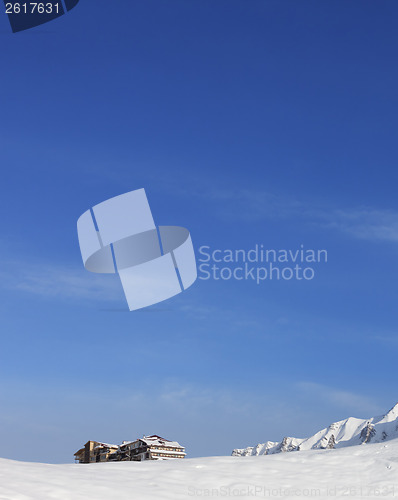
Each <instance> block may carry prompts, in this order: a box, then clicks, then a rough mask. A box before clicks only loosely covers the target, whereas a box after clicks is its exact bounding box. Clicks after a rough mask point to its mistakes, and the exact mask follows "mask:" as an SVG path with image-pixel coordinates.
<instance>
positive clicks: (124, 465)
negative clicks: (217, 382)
mask: <svg viewBox="0 0 398 500" xmlns="http://www.w3.org/2000/svg"><path fill="white" fill-rule="evenodd" d="M397 495H398V440H392V441H388V442H387V443H380V444H368V445H365V446H353V447H344V448H341V449H334V450H315V451H313V450H312V451H303V452H301V453H283V454H274V455H265V456H264V455H263V456H252V457H208V458H195V459H184V460H169V461H161V462H157V461H146V462H115V463H96V464H70V465H49V464H38V463H24V462H15V461H11V460H5V459H0V500H109V499H110V500H113V499H117V500H127V499H128V500H135V499H137V500H152V499H157V500H159V499H164V500H179V499H189V498H206V497H207V498H240V499H241V498H297V497H311V498H329V499H330V497H338V498H340V497H343V496H346V497H349V498H351V499H352V498H358V499H363V498H379V499H380V498H392V497H394V496H397Z"/></svg>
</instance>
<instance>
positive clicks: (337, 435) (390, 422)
mask: <svg viewBox="0 0 398 500" xmlns="http://www.w3.org/2000/svg"><path fill="white" fill-rule="evenodd" d="M396 438H398V403H397V404H396V405H395V406H394V407H393V408H391V410H390V411H389V412H387V413H386V414H385V415H383V416H381V417H372V418H368V419H360V418H354V417H349V418H346V419H345V420H340V421H339V422H334V423H333V424H331V425H329V427H327V428H326V429H322V430H321V431H319V432H317V433H316V434H314V435H313V436H311V437H309V438H293V437H285V438H283V440H282V441H281V442H273V441H267V442H265V443H260V444H258V445H256V446H249V447H247V448H242V449H239V448H237V449H235V450H233V452H232V456H241V457H247V456H253V455H272V454H275V453H282V452H291V451H307V450H318V449H328V448H342V447H347V446H355V445H361V444H369V443H383V442H386V441H389V440H391V439H396Z"/></svg>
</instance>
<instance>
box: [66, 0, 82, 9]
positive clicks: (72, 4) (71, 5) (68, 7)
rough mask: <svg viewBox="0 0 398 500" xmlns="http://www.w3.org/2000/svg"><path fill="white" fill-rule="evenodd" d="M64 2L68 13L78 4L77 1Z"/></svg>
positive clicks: (67, 0)
mask: <svg viewBox="0 0 398 500" xmlns="http://www.w3.org/2000/svg"><path fill="white" fill-rule="evenodd" d="M64 2H65V7H66V10H67V11H69V10H71V9H73V7H76V5H77V4H78V3H79V0H64Z"/></svg>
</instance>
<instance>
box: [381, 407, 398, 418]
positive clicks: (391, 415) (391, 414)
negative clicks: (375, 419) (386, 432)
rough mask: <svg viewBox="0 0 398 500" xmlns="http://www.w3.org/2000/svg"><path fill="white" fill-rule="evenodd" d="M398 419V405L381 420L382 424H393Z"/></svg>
mask: <svg viewBox="0 0 398 500" xmlns="http://www.w3.org/2000/svg"><path fill="white" fill-rule="evenodd" d="M397 419H398V403H397V404H396V405H395V406H393V407H392V408H391V410H390V411H388V412H387V413H386V414H385V415H384V416H383V418H382V419H381V420H380V422H393V421H394V420H397Z"/></svg>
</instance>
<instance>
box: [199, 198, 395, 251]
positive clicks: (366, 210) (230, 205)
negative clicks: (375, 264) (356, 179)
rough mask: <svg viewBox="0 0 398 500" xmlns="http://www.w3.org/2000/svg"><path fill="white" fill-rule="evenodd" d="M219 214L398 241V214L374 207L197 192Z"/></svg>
mask: <svg viewBox="0 0 398 500" xmlns="http://www.w3.org/2000/svg"><path fill="white" fill-rule="evenodd" d="M197 195H198V196H203V197H204V198H206V200H207V201H208V202H211V203H213V204H214V205H215V206H216V209H217V210H218V213H219V214H220V215H221V216H223V217H228V216H230V217H232V218H234V220H237V219H238V220H239V219H241V220H242V219H245V220H246V219H247V220H252V221H253V220H259V219H286V218H291V219H297V218H298V219H301V220H302V221H304V222H305V223H307V224H310V225H314V226H317V227H322V228H325V229H333V230H338V231H341V232H344V233H346V234H348V235H350V236H352V237H354V238H359V239H366V240H380V241H391V242H398V211H396V210H392V209H391V210H387V209H379V208H374V207H366V206H361V207H333V206H331V205H330V204H325V205H320V204H311V203H310V202H303V201H300V200H297V199H293V198H289V197H286V196H283V195H276V194H274V193H270V192H267V191H255V190H248V189H241V190H239V189H235V190H227V189H225V190H216V189H210V190H206V189H204V190H202V191H200V190H198V191H197Z"/></svg>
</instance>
